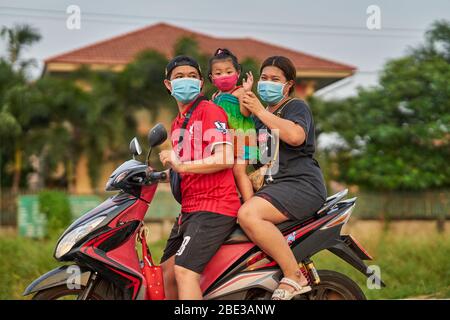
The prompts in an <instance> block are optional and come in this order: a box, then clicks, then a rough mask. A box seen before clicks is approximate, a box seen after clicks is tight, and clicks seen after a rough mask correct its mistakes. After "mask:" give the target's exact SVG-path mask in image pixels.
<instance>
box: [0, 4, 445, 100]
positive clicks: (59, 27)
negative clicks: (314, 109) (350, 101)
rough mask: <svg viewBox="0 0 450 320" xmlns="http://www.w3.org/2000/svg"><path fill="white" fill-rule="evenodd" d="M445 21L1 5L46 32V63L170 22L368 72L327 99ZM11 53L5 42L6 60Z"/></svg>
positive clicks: (414, 14) (333, 90)
mask: <svg viewBox="0 0 450 320" xmlns="http://www.w3.org/2000/svg"><path fill="white" fill-rule="evenodd" d="M69 5H78V6H79V7H80V8H81V29H80V30H69V29H67V28H66V19H67V16H68V15H67V14H66V8H67V7H68V6H69ZM369 5H378V6H379V7H380V9H381V30H372V31H371V30H368V29H367V27H366V20H367V18H368V14H367V13H366V10H367V7H368V6H369ZM437 19H449V20H450V1H449V0H428V1H423V0H409V1H406V0H345V1H344V0H311V1H304V0H295V1H294V0H276V1H273V0H272V1H270V0H259V1H243V0H227V1H223V0H222V1H206V0H204V1H200V0H189V1H186V0H181V1H180V0H172V1H149V0H133V1H116V0H114V1H112V0H110V1H104V0H97V1H85V0H71V1H66V0H53V1H51V0H40V1H30V0H29V1H25V0H0V25H6V26H12V25H13V24H15V23H29V24H32V25H33V26H35V27H37V28H38V29H39V30H40V32H41V33H42V36H43V39H42V40H41V41H40V42H39V43H37V44H36V45H35V46H34V47H32V48H31V49H30V50H29V51H28V52H27V53H26V56H27V57H35V58H37V59H39V60H40V62H41V63H42V59H44V58H47V57H49V56H53V55H56V54H59V53H62V52H65V51H67V50H71V49H75V48H78V47H80V46H84V45H87V44H90V43H92V42H95V41H98V40H103V39H105V38H108V37H111V36H115V35H118V34H121V33H124V32H128V31H131V30H134V29H136V28H140V27H143V26H146V25H150V24H153V23H156V22H167V23H171V24H174V25H177V26H181V27H186V28H189V29H192V30H194V31H199V32H202V33H206V34H210V35H213V36H221V37H253V38H257V39H260V40H263V41H267V42H271V43H274V44H277V45H281V46H284V47H288V48H292V49H295V50H300V51H303V52H306V53H310V54H314V55H319V56H322V57H325V58H329V59H333V60H336V61H339V62H343V63H348V64H351V65H355V66H356V67H357V68H358V69H359V71H360V72H359V73H358V74H357V75H356V76H354V77H352V78H351V79H348V80H343V81H341V82H339V83H337V84H336V85H334V86H330V87H328V88H326V89H324V90H322V92H319V94H321V95H323V96H325V97H327V98H333V97H344V96H348V95H351V94H353V93H354V92H355V91H354V89H355V87H356V86H359V85H362V86H369V85H373V84H375V83H376V80H377V74H376V71H377V70H379V69H380V68H381V67H382V65H383V64H384V62H385V61H386V60H387V59H390V58H395V57H399V56H401V55H403V54H405V53H406V52H407V49H408V47H410V46H414V45H417V44H418V43H420V42H421V40H422V39H423V32H424V30H425V29H426V28H427V27H428V26H429V25H430V23H431V22H432V21H435V20H437ZM4 49H5V46H4V43H1V44H0V55H4V54H5V50H4ZM274 54H276V53H275V52H274ZM38 71H39V70H35V72H34V74H35V75H37V74H39V72H38Z"/></svg>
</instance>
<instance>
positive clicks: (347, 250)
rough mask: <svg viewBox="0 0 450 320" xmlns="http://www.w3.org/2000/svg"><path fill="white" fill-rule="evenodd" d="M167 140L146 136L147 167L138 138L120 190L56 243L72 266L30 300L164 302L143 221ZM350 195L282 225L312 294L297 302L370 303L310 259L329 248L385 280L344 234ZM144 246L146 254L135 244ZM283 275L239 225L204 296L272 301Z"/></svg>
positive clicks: (157, 134)
mask: <svg viewBox="0 0 450 320" xmlns="http://www.w3.org/2000/svg"><path fill="white" fill-rule="evenodd" d="M166 139H167V132H166V130H165V128H164V126H163V125H161V124H158V125H156V126H155V127H154V128H153V129H151V130H150V132H149V135H148V140H149V146H150V150H149V152H148V155H147V164H145V163H142V162H139V161H137V160H135V159H134V157H135V156H136V155H139V154H141V153H142V150H141V147H140V146H139V143H138V142H137V139H136V138H135V139H133V140H132V141H131V143H130V150H131V152H132V154H133V159H132V160H129V161H126V162H125V163H123V164H122V165H121V166H119V167H118V168H117V169H116V170H115V171H114V172H113V173H112V175H111V176H110V178H109V180H108V182H107V185H106V190H108V191H111V190H120V192H119V193H118V194H116V195H115V196H112V197H110V198H109V199H107V200H106V201H104V202H103V203H101V204H100V205H99V206H98V207H96V208H94V209H92V210H91V211H89V212H87V213H86V214H84V215H83V216H82V217H80V218H79V219H78V220H76V221H75V222H74V223H72V225H70V226H69V228H67V230H66V231H65V232H64V233H63V235H62V236H61V237H60V239H59V240H58V243H57V246H56V249H55V253H54V256H55V258H56V259H57V260H58V261H62V262H67V261H70V262H73V263H74V264H69V265H64V266H62V267H60V268H57V269H54V270H52V271H50V272H48V273H46V274H44V275H42V276H41V277H40V278H38V279H37V280H35V281H34V282H33V283H31V284H30V285H29V286H28V287H27V288H26V290H25V292H24V295H29V294H34V296H33V299H40V300H42V299H45V300H54V299H60V298H67V296H74V297H76V298H77V299H81V300H87V299H93V300H96V299H100V300H105V299H109V300H110V299H132V300H133V299H140V300H146V299H164V288H163V283H162V282H163V281H162V274H161V269H160V267H159V266H155V265H154V263H153V261H152V259H151V254H150V251H149V250H148V248H147V243H146V240H145V232H144V230H145V227H144V223H143V221H144V216H145V214H146V212H147V209H148V206H149V205H150V204H151V202H152V199H153V197H154V195H155V192H156V188H157V186H158V182H159V181H160V180H165V179H166V174H165V173H164V172H156V171H154V170H152V168H151V167H150V166H149V163H148V159H149V157H150V153H151V150H152V148H154V147H156V146H158V145H160V144H161V143H162V142H164V141H165V140H166ZM346 194H347V190H345V191H342V192H339V193H337V194H335V195H333V196H331V197H329V198H328V199H327V200H326V202H325V204H324V205H323V207H322V208H321V209H320V210H319V211H318V212H317V213H316V214H315V216H314V217H311V218H309V219H307V220H305V221H287V222H283V223H281V224H279V225H278V228H279V229H280V230H281V232H282V233H283V234H284V235H285V238H286V241H287V242H288V243H289V245H290V247H291V248H292V251H293V253H294V255H295V257H296V258H297V261H298V263H299V265H300V267H301V269H302V272H303V273H304V275H305V276H306V278H307V279H308V281H309V282H310V285H311V286H312V288H313V290H312V291H310V292H308V293H306V294H304V295H302V296H299V297H296V299H311V300H317V299H345V300H353V299H365V296H364V293H363V292H362V290H361V289H360V287H359V286H358V285H357V284H356V283H355V282H354V281H353V280H351V279H350V278H348V277H347V276H345V275H343V274H341V273H339V272H336V271H331V270H317V269H316V267H315V266H314V263H313V261H312V260H311V257H312V256H313V255H314V254H316V253H318V252H320V251H322V250H329V251H330V252H332V253H334V254H335V255H337V256H338V257H340V258H341V259H343V260H344V261H346V262H347V263H349V264H350V265H352V266H353V267H354V268H356V269H357V270H359V271H360V272H361V273H363V274H364V275H365V276H366V277H370V278H371V281H374V282H378V283H379V284H380V285H381V286H384V283H383V282H382V281H381V279H379V278H378V277H377V275H376V274H374V273H373V272H372V271H371V270H370V269H369V268H368V267H367V266H366V265H365V264H364V262H363V260H371V259H372V258H371V257H370V255H369V254H368V253H367V252H366V251H365V250H364V249H363V248H362V247H361V246H360V245H359V244H358V243H357V242H356V241H355V239H354V238H353V237H352V236H351V235H341V229H342V226H343V225H345V223H347V221H348V219H349V218H350V215H351V212H352V210H353V208H354V207H355V202H356V198H353V199H348V200H342V199H343V198H344V197H345V196H346ZM137 243H141V246H142V255H141V257H140V256H139V254H138V252H137V250H136V245H137ZM281 278H282V273H281V270H280V268H279V267H278V265H277V263H276V262H275V261H274V260H273V259H271V257H269V256H267V255H266V254H265V253H264V252H262V251H261V250H260V249H259V248H258V247H257V246H256V245H254V244H253V243H252V242H251V241H250V240H249V239H248V238H247V237H246V235H245V233H244V232H243V231H242V229H240V228H239V226H238V225H236V230H235V231H234V232H233V233H232V234H231V235H230V236H229V238H228V239H227V240H226V241H225V243H224V244H223V245H222V246H221V248H220V249H219V250H218V252H217V253H216V255H215V256H214V257H213V258H212V260H211V261H210V262H209V263H208V265H207V266H206V268H205V270H204V272H203V274H202V276H201V288H202V291H203V295H204V299H250V300H265V299H270V297H271V294H272V292H273V291H274V290H275V289H276V287H277V286H278V282H279V281H280V279H281Z"/></svg>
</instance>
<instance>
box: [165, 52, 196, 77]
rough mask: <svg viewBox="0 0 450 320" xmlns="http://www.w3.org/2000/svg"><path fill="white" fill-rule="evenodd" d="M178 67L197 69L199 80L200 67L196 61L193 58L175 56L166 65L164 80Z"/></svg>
mask: <svg viewBox="0 0 450 320" xmlns="http://www.w3.org/2000/svg"><path fill="white" fill-rule="evenodd" d="M179 66H191V67H194V68H195V69H197V71H198V73H199V75H200V78H203V77H202V72H201V70H200V66H199V64H198V62H197V61H195V60H194V59H193V58H191V57H188V56H176V57H175V58H173V59H172V60H170V62H169V63H168V64H167V67H166V79H170V76H171V75H172V71H173V69H175V68H176V67H179Z"/></svg>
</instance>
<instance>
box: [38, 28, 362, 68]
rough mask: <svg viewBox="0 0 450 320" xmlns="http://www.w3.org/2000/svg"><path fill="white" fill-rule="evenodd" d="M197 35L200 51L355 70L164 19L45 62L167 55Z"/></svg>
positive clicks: (91, 61) (97, 61)
mask: <svg viewBox="0 0 450 320" xmlns="http://www.w3.org/2000/svg"><path fill="white" fill-rule="evenodd" d="M184 36H190V37H193V38H195V39H196V41H197V42H198V44H199V48H200V50H201V51H202V52H203V53H206V54H211V55H212V54H213V53H214V51H215V50H216V49H217V48H228V49H230V50H231V51H232V52H233V53H234V54H235V55H236V56H237V57H238V58H239V59H244V58H246V57H251V58H254V59H256V60H258V61H259V62H262V61H263V60H264V59H265V58H267V57H269V56H272V55H283V56H286V57H288V58H290V59H291V60H292V62H293V63H294V65H295V66H296V68H297V70H322V71H349V72H351V71H354V70H355V69H356V68H355V67H353V66H350V65H345V64H342V63H338V62H334V61H331V60H328V59H323V58H320V57H316V56H313V55H310V54H306V53H302V52H299V51H295V50H292V49H287V48H283V47H280V46H277V45H273V44H269V43H266V42H262V41H259V40H255V39H252V38H241V39H233V38H216V37H212V36H208V35H205V34H201V33H198V32H194V31H190V30H187V29H183V28H180V27H176V26H173V25H169V24H166V23H158V24H155V25H151V26H147V27H144V28H142V29H138V30H135V31H132V32H128V33H125V34H122V35H119V36H116V37H113V38H110V39H107V40H104V41H100V42H96V43H94V44H91V45H88V46H85V47H82V48H80V49H76V50H73V51H69V52H66V53H63V54H60V55H57V56H53V57H50V58H48V59H46V60H45V63H46V64H48V63H53V62H58V63H75V64H116V65H117V64H119V65H122V64H127V63H129V62H130V61H132V60H133V58H134V57H135V56H136V55H137V54H138V53H139V52H141V51H143V50H149V49H153V50H156V51H158V52H161V53H162V54H164V55H166V56H167V57H168V58H169V57H172V56H173V48H174V46H175V43H176V42H177V41H178V39H179V38H180V37H184Z"/></svg>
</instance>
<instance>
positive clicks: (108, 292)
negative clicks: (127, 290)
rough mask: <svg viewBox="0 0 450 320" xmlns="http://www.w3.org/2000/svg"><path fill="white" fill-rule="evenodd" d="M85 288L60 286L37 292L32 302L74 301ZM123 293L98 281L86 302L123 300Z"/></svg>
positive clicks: (110, 285) (111, 285) (107, 283)
mask: <svg viewBox="0 0 450 320" xmlns="http://www.w3.org/2000/svg"><path fill="white" fill-rule="evenodd" d="M84 289H85V287H84V286H81V287H80V288H79V289H69V288H68V287H67V285H60V286H56V287H53V288H49V289H45V290H42V291H39V292H37V293H36V294H35V295H34V296H33V300H76V299H77V298H78V296H79V295H81V294H82V293H83V291H84ZM123 299H124V297H123V293H122V291H121V290H119V289H117V288H116V287H115V286H114V285H113V284H112V283H109V282H106V281H105V280H100V281H99V282H98V283H97V284H96V286H95V288H94V290H92V292H91V293H90V295H89V297H88V299H87V300H123Z"/></svg>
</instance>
